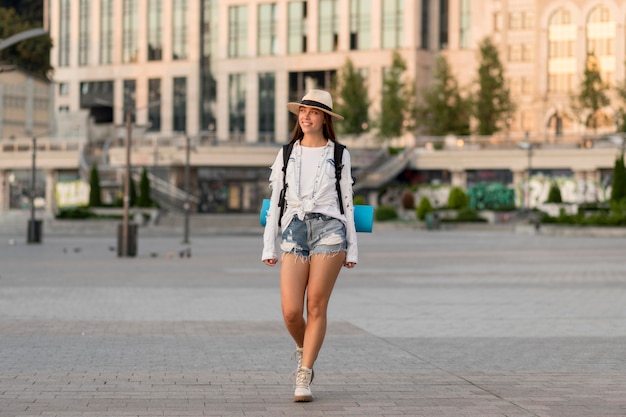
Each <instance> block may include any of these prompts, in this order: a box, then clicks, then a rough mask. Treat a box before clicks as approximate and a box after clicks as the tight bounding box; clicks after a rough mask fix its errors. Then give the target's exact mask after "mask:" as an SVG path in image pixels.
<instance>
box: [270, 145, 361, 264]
mask: <svg viewBox="0 0 626 417" xmlns="http://www.w3.org/2000/svg"><path fill="white" fill-rule="evenodd" d="M326 146H328V147H329V149H328V152H327V155H328V157H327V159H326V162H327V163H326V164H325V165H326V166H325V167H324V169H322V170H321V174H320V178H319V180H320V185H319V189H318V191H317V193H316V198H315V201H314V202H313V203H314V205H313V209H312V210H309V211H308V212H311V213H321V214H325V215H327V216H330V217H334V218H336V219H339V220H341V221H342V222H343V223H344V224H345V225H346V243H347V246H348V251H347V254H346V262H354V263H357V262H358V247H357V242H356V228H355V226H354V205H353V203H352V196H353V192H352V168H351V163H350V153H349V152H348V150H347V149H344V151H343V157H342V163H343V170H342V171H341V181H340V182H339V185H340V187H341V195H342V198H343V207H344V214H341V211H340V209H339V202H338V198H337V190H336V188H335V183H336V178H335V161H334V149H335V143H334V142H333V141H331V140H329V141H328V143H327V144H326ZM301 155H302V151H301V148H300V141H296V143H295V144H294V146H293V149H292V151H291V155H290V156H289V163H288V164H287V173H286V175H285V182H286V184H287V191H286V193H285V202H286V204H285V211H284V213H283V217H282V219H281V227H282V229H281V228H279V226H278V216H279V215H280V207H278V200H279V198H280V191H281V190H282V188H283V171H282V168H283V149H282V148H281V149H280V151H279V152H278V155H277V156H276V159H275V160H274V164H273V165H272V173H271V174H270V189H271V190H272V196H271V201H270V208H269V210H268V211H267V219H266V224H265V231H264V233H263V255H262V256H261V260H265V259H274V258H278V255H277V252H276V237H277V236H278V234H279V233H280V232H282V231H284V230H285V229H286V228H287V226H289V223H291V220H292V219H293V217H294V216H295V215H297V216H298V218H300V219H304V215H305V214H306V212H305V211H304V208H303V207H302V201H300V198H299V196H298V195H297V188H298V187H296V186H295V184H296V181H298V182H299V181H300V179H299V178H296V177H297V171H298V169H297V167H298V166H300V158H301Z"/></svg>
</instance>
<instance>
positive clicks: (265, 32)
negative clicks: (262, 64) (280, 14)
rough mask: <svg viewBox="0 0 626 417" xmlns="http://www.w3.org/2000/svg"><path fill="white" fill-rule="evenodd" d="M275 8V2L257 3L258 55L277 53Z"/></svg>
mask: <svg viewBox="0 0 626 417" xmlns="http://www.w3.org/2000/svg"><path fill="white" fill-rule="evenodd" d="M276 9H277V8H276V3H268V4H261V5H259V36H258V46H257V51H258V54H259V55H276V54H277V53H278V43H277V37H276V25H277V23H276V22H277V16H276V12H277V10H276Z"/></svg>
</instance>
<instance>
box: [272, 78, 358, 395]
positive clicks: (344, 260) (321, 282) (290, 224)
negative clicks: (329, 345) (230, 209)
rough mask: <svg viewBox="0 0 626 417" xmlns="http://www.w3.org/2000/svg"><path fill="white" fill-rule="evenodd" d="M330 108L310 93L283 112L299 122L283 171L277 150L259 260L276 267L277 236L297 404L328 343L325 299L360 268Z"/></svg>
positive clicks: (347, 174) (348, 182) (347, 178)
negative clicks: (343, 273)
mask: <svg viewBox="0 0 626 417" xmlns="http://www.w3.org/2000/svg"><path fill="white" fill-rule="evenodd" d="M332 107H333V102H332V98H331V96H330V94H329V93H328V92H326V91H323V90H310V91H309V92H308V93H307V94H306V95H305V96H304V97H303V98H302V100H301V101H300V102H297V103H289V104H288V105H287V108H288V109H289V111H290V112H292V113H294V114H295V115H297V116H298V120H297V123H296V126H295V128H294V130H293V134H292V137H291V143H293V149H292V150H291V154H290V155H289V160H288V163H287V167H286V169H285V170H284V171H283V149H282V148H281V150H280V151H279V152H278V155H277V156H276V160H275V161H274V164H273V165H272V173H271V175H270V187H271V189H272V196H271V203H270V208H269V210H268V213H267V221H266V226H265V233H264V235H263V255H262V260H263V262H264V263H265V264H266V265H268V266H274V265H276V263H277V262H278V255H277V252H276V237H277V236H278V234H279V232H282V240H281V243H280V249H281V251H282V258H281V266H280V293H281V305H282V312H283V319H284V321H285V325H286V327H287V330H288V331H289V333H290V334H291V337H292V338H293V339H294V341H295V342H296V350H295V351H294V355H295V356H294V357H295V359H296V360H297V361H298V366H297V368H296V388H295V392H294V396H293V400H294V401H305V402H308V401H312V400H313V394H312V393H311V387H310V384H311V382H312V381H313V377H314V373H313V364H314V363H315V360H316V359H317V355H318V353H319V351H320V349H321V347H322V343H323V342H324V336H325V335H326V323H327V318H326V313H327V309H328V302H329V300H330V295H331V293H332V290H333V287H334V285H335V282H336V280H337V276H338V275H339V271H340V270H341V267H342V266H345V267H346V268H353V267H354V266H355V265H356V263H357V262H358V249H357V241H356V230H355V226H354V207H353V202H352V176H351V164H350V154H349V153H348V151H347V150H344V152H343V157H342V161H341V164H342V165H343V167H342V169H341V180H340V181H339V186H340V192H341V200H342V201H339V193H338V192H337V186H336V172H335V160H334V150H335V144H336V143H337V139H336V137H335V129H334V126H333V120H343V117H342V116H340V115H338V114H336V113H333V111H332ZM283 184H284V187H283ZM281 197H282V198H283V199H284V210H283V209H281V208H280V205H281V204H279V203H280V202H281ZM281 214H282V215H281ZM305 296H306V299H305ZM305 305H306V318H305V314H304V313H305V308H304V307H305Z"/></svg>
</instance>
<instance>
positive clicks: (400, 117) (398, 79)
mask: <svg viewBox="0 0 626 417" xmlns="http://www.w3.org/2000/svg"><path fill="white" fill-rule="evenodd" d="M406 69H407V66H406V62H405V61H404V59H402V56H401V55H400V54H399V53H398V52H394V53H393V58H392V64H391V67H390V68H388V69H387V70H386V71H385V73H384V76H383V93H382V101H381V112H380V114H379V116H378V123H377V125H378V130H379V134H380V136H381V137H382V138H384V139H390V138H394V137H398V136H401V135H402V134H403V133H404V132H407V131H410V130H411V129H413V128H414V123H415V104H414V103H415V86H414V83H413V81H412V80H409V79H405V78H404V73H405V72H406Z"/></svg>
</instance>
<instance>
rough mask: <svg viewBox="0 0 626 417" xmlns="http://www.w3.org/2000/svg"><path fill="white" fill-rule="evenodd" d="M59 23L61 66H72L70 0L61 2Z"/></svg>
mask: <svg viewBox="0 0 626 417" xmlns="http://www.w3.org/2000/svg"><path fill="white" fill-rule="evenodd" d="M59 7H60V9H61V10H60V19H59V20H60V21H59V66H60V67H68V66H69V65H70V0H61V1H60V3H59Z"/></svg>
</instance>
